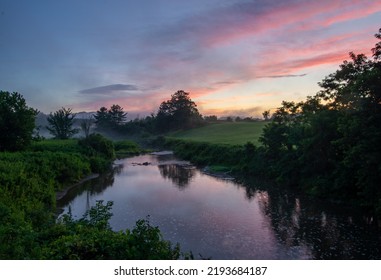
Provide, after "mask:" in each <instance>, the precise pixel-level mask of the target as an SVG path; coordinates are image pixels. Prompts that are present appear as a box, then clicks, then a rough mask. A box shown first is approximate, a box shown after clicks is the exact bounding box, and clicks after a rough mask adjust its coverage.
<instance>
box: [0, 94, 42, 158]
mask: <svg viewBox="0 0 381 280" xmlns="http://www.w3.org/2000/svg"><path fill="white" fill-rule="evenodd" d="M37 114H38V111H37V110H35V109H33V108H31V107H28V106H27V105H26V102H25V99H24V98H23V97H22V95H21V94H19V93H17V92H14V93H9V92H7V91H0V131H1V132H0V151H4V150H11V151H15V150H21V149H23V148H25V147H27V146H28V145H29V144H30V142H31V141H32V134H33V129H34V128H35V118H36V116H37Z"/></svg>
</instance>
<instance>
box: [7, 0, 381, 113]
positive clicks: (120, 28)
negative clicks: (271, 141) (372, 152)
mask: <svg viewBox="0 0 381 280" xmlns="http://www.w3.org/2000/svg"><path fill="white" fill-rule="evenodd" d="M380 19H381V2H380V1H366V0H364V1H343V0H338V1H332V0H331V1H326V0H321V1H301V0H289V1H265V0H253V1H249V0H208V1H205V0H203V1H201V0H192V1H185V0H184V1H181V0H178V1H175V0H157V1H154V0H151V1H138V0H131V1H114V0H110V1H100V0H93V1H80V0H78V1H70V0H69V1H39V0H35V1H27V0H25V1H22V0H1V1H0V38H1V40H0V89H1V90H6V91H17V92H20V93H21V94H22V95H23V96H24V97H25V98H26V100H27V102H28V104H29V105H30V106H32V107H34V108H37V109H39V110H41V111H43V112H45V113H49V112H52V111H55V110H57V109H59V108H61V107H70V108H72V109H73V111H84V110H85V111H95V110H97V109H99V108H100V107H101V106H106V107H108V106H111V105H112V104H119V105H121V106H122V107H123V108H124V109H125V111H127V112H129V114H130V116H131V117H136V116H138V115H139V116H143V115H145V114H149V113H151V112H156V110H157V108H158V106H159V105H160V103H161V102H162V101H164V100H166V99H169V97H170V95H171V94H173V93H174V92H176V91H177V90H185V91H187V92H189V93H190V95H191V98H192V99H193V100H194V101H195V102H196V103H197V104H198V107H199V110H200V111H201V113H202V114H204V115H208V114H217V115H219V116H223V115H225V116H226V115H241V116H260V115H261V112H263V111H264V110H267V109H273V108H275V107H277V106H280V103H281V101H282V100H289V101H291V100H295V101H297V100H303V99H304V98H305V97H306V96H307V95H313V94H314V93H316V92H317V91H318V90H319V88H318V85H317V82H319V81H321V80H322V79H323V78H324V77H325V76H326V75H328V74H329V73H331V72H333V71H335V70H336V69H337V68H338V65H339V64H340V63H341V62H342V61H343V60H344V59H348V52H350V51H354V52H356V53H366V54H367V55H370V49H371V48H372V47H373V46H374V44H375V43H376V39H375V38H374V36H373V35H374V33H376V32H377V31H378V29H379V28H380V27H381V20H380Z"/></svg>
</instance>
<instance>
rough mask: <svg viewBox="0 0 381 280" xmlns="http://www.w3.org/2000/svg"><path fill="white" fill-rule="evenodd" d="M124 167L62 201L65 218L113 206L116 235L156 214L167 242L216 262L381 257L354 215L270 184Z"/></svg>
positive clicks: (161, 164)
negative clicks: (102, 203) (109, 202)
mask: <svg viewBox="0 0 381 280" xmlns="http://www.w3.org/2000/svg"><path fill="white" fill-rule="evenodd" d="M120 163H122V164H123V166H119V167H118V168H116V169H115V170H114V172H113V173H110V174H108V175H107V176H103V177H100V178H98V179H96V180H92V181H90V182H87V183H86V184H84V185H83V186H82V187H80V188H77V189H76V190H75V191H72V192H70V193H69V195H68V196H67V197H65V199H63V200H62V201H60V204H61V205H62V207H63V208H65V211H67V209H68V207H69V206H71V208H72V211H73V214H74V215H75V216H77V217H81V216H82V214H83V213H84V212H85V211H86V210H87V209H88V208H89V207H90V206H92V205H94V204H95V201H96V200H99V199H103V200H106V201H107V200H112V201H114V207H113V217H112V219H111V226H112V227H113V229H115V230H123V229H125V228H131V227H132V226H133V225H134V224H135V221H136V220H138V219H141V218H145V217H146V216H147V215H150V216H151V222H152V223H153V224H154V225H157V226H159V228H160V230H161V231H162V233H163V236H164V237H165V238H166V239H169V240H171V241H172V242H174V243H176V242H179V243H180V244H181V246H182V249H183V250H184V251H189V250H192V251H193V253H194V255H195V256H199V254H201V255H202V256H204V257H212V258H213V259H379V258H381V251H380V248H381V238H380V237H381V234H380V229H379V228H378V227H377V224H376V223H375V221H374V220H373V219H372V218H371V217H364V216H362V215H361V214H358V213H357V211H356V209H345V208H343V207H337V206H335V205H330V204H326V203H322V202H320V201H316V200H311V199H309V198H306V197H303V196H301V195H299V194H296V193H293V192H290V191H285V190H282V189H279V188H275V187H272V186H271V185H268V184H266V182H259V181H254V180H252V181H250V182H245V183H242V184H239V183H236V182H231V181H227V180H220V179H218V178H214V177H211V176H208V175H205V174H203V173H202V172H200V171H199V170H197V169H194V168H190V166H189V165H187V164H188V163H187V162H184V161H179V160H177V159H176V158H174V157H173V156H168V155H167V156H149V155H145V156H139V157H134V158H130V159H125V160H121V161H120ZM168 181H170V182H168ZM173 186H176V188H174V187H173ZM259 186H260V187H259ZM263 186H265V187H263Z"/></svg>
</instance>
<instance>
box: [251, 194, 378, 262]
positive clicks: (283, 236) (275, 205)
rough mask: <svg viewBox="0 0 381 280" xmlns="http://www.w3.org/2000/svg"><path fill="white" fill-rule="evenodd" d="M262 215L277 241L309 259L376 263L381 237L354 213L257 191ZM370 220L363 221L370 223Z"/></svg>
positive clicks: (309, 201) (295, 197)
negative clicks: (305, 252)
mask: <svg viewBox="0 0 381 280" xmlns="http://www.w3.org/2000/svg"><path fill="white" fill-rule="evenodd" d="M257 199H258V203H259V206H260V209H261V211H262V212H263V213H264V214H265V215H266V216H268V217H269V218H270V221H271V225H272V228H273V229H274V231H275V233H276V236H277V239H278V240H279V242H281V243H282V244H283V245H284V246H286V247H287V248H289V249H290V252H291V251H292V250H293V249H295V248H307V250H308V251H310V254H311V255H310V258H312V259H379V258H380V256H381V250H380V244H381V234H380V230H379V228H378V226H377V224H376V223H373V224H372V223H364V222H363V221H364V217H363V216H362V215H361V214H360V213H361V212H360V211H359V212H358V213H359V214H356V210H354V209H345V208H343V207H342V206H341V207H339V206H335V205H327V204H324V203H322V202H319V201H313V200H311V199H309V198H306V197H301V196H300V195H298V196H297V195H293V194H292V193H281V192H279V190H274V189H271V188H270V189H269V190H268V191H258V193H257ZM369 219H370V218H368V219H366V218H365V220H369Z"/></svg>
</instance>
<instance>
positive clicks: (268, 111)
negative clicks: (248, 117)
mask: <svg viewBox="0 0 381 280" xmlns="http://www.w3.org/2000/svg"><path fill="white" fill-rule="evenodd" d="M262 116H263V118H264V119H265V121H268V120H269V118H270V110H266V111H264V112H263V113H262Z"/></svg>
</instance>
